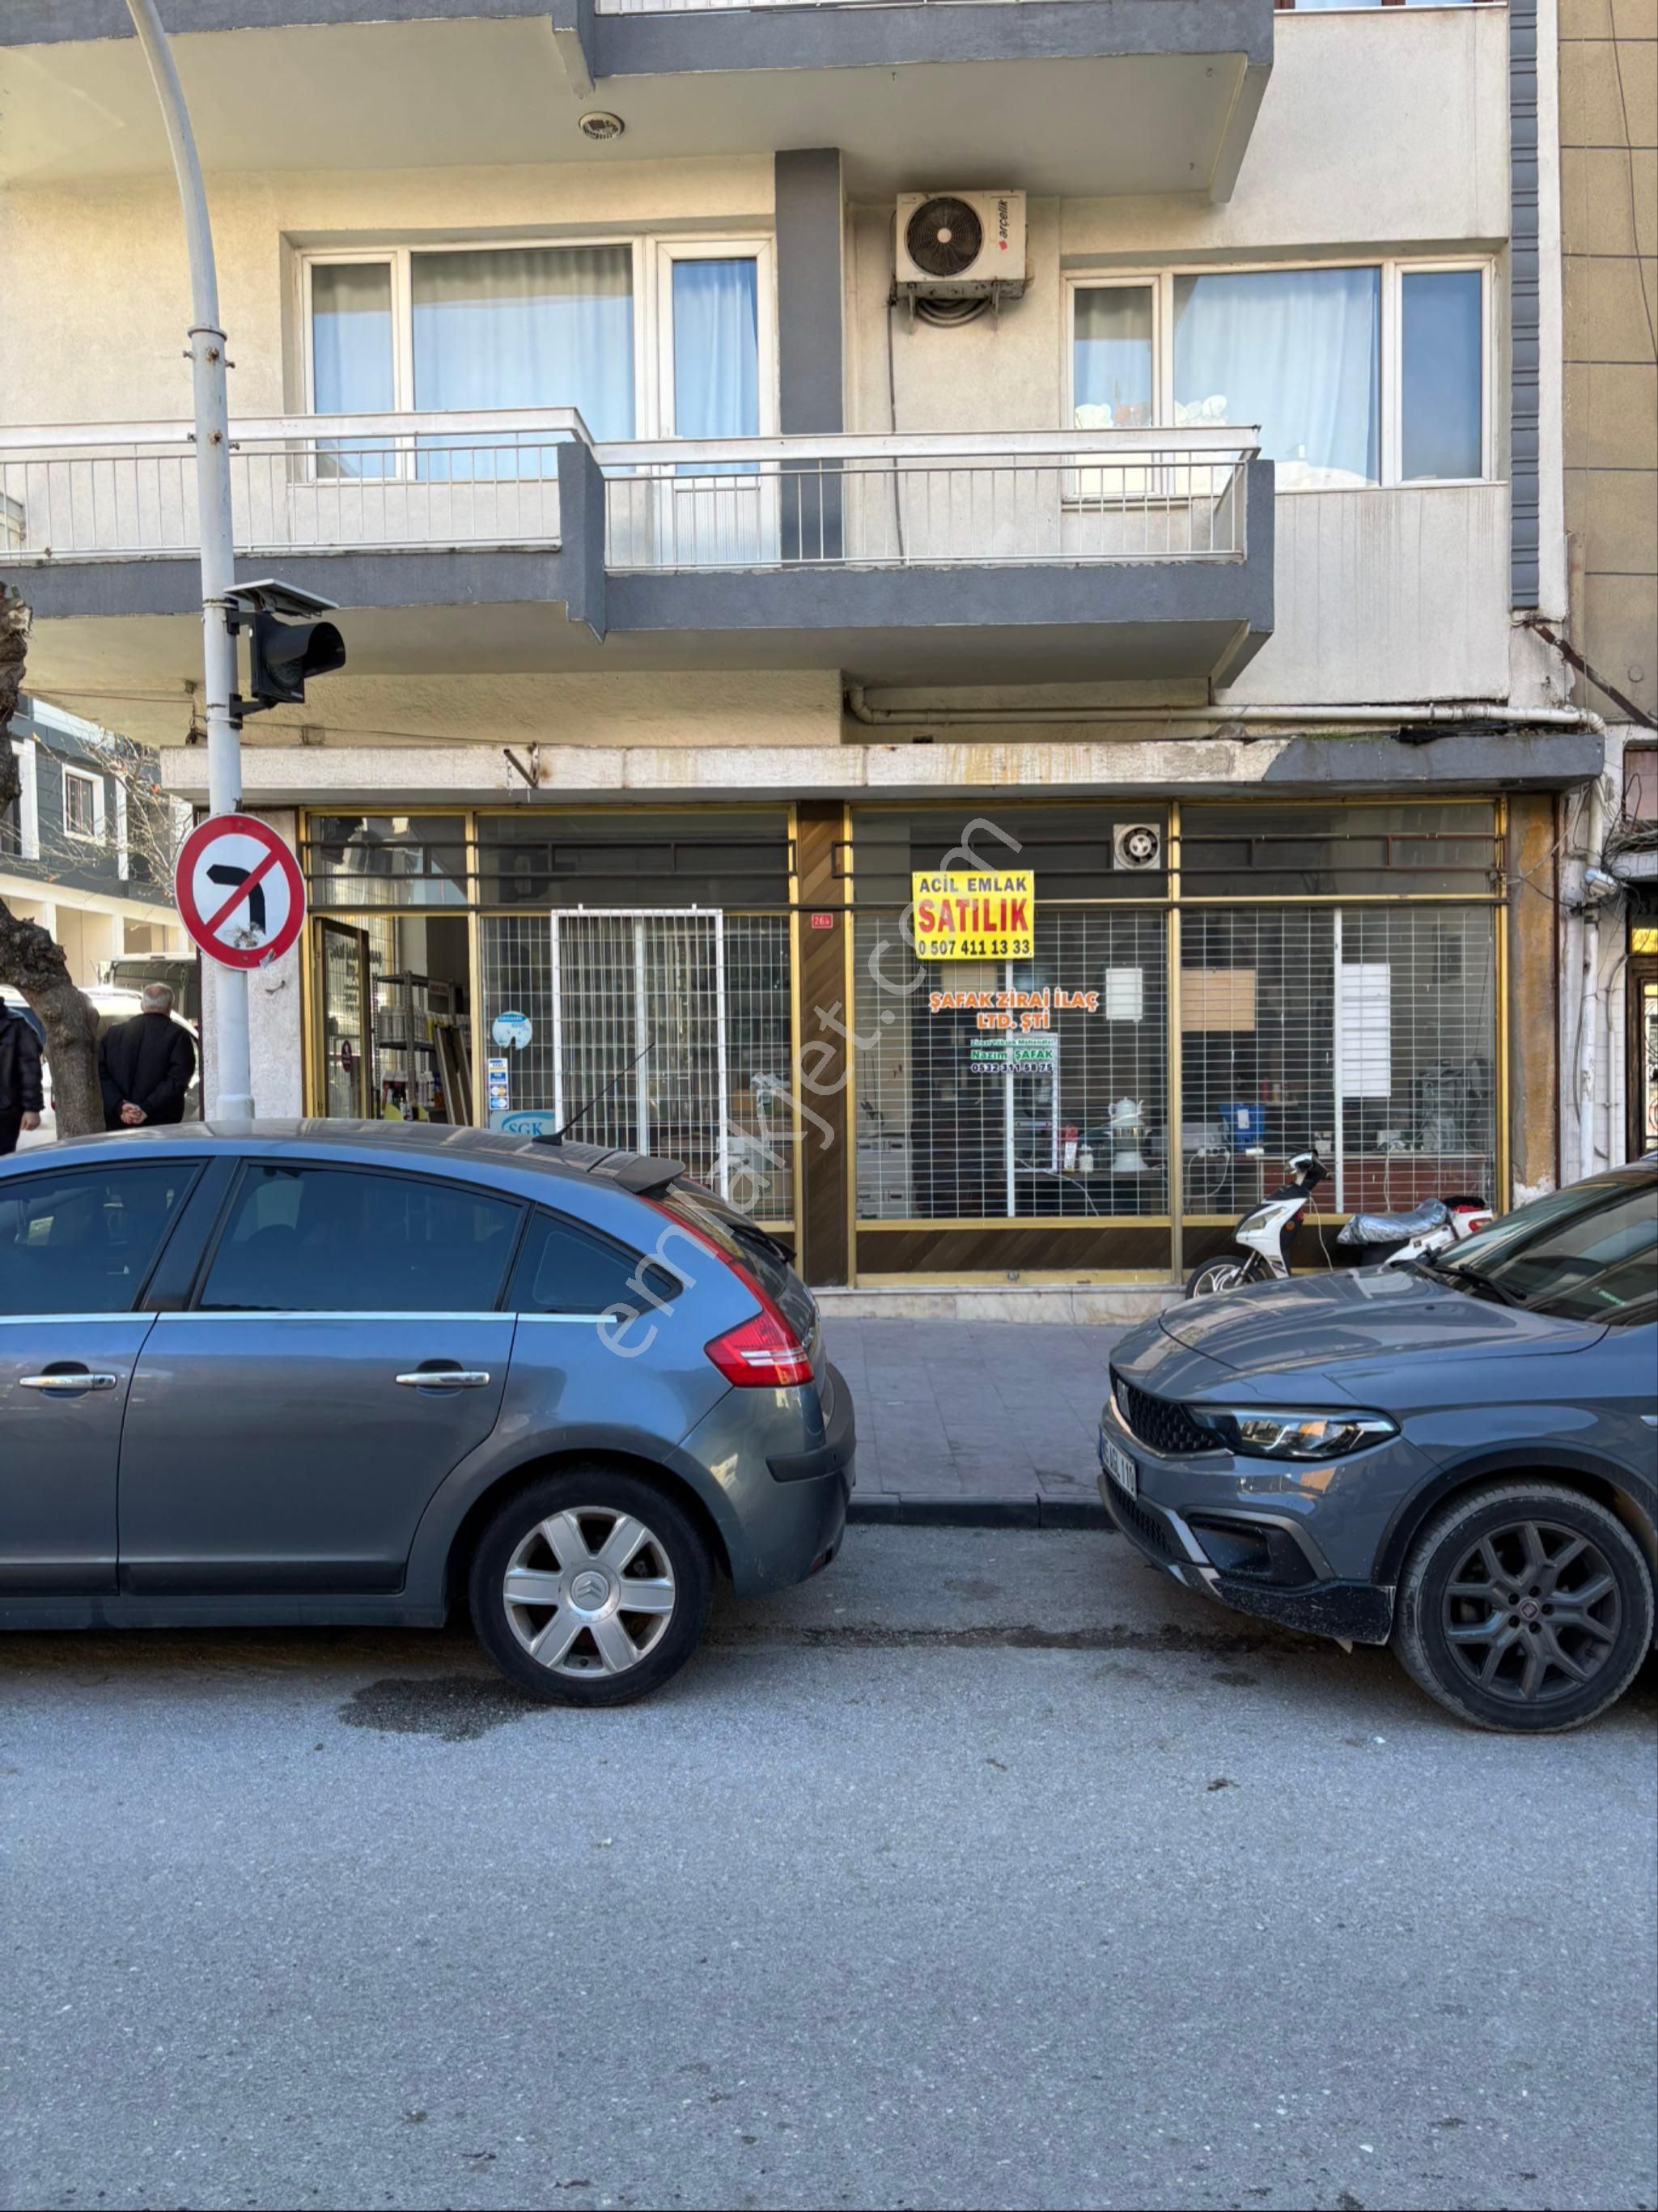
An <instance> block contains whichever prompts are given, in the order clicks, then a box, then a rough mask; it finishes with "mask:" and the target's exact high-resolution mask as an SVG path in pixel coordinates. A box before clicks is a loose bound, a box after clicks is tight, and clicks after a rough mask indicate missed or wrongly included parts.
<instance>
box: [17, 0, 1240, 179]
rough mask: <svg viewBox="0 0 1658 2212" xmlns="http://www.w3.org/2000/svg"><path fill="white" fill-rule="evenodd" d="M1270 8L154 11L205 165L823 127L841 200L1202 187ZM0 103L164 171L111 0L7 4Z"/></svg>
mask: <svg viewBox="0 0 1658 2212" xmlns="http://www.w3.org/2000/svg"><path fill="white" fill-rule="evenodd" d="M1272 12H1273V11H1272V0H887V4H879V5H866V4H857V0H824V3H823V4H807V5H795V4H781V5H779V4H774V0H758V4H748V5H732V4H729V0H727V3H726V4H725V5H720V6H711V5H704V4H701V3H700V0H695V3H694V4H689V5H686V4H676V0H553V4H552V5H551V6H549V4H548V0H420V5H419V6H418V8H415V7H409V8H406V9H404V8H398V7H392V6H387V5H386V0H380V5H379V6H378V7H370V6H365V5H364V4H363V0H173V5H172V6H171V7H170V8H169V9H168V12H167V21H168V25H169V28H170V29H171V31H172V33H173V48H174V52H175V55H176V58H177V60H178V64H179V74H180V76H181V78H182V79H183V82H184V86H185V93H186V95H187V96H188V97H189V99H190V101H191V107H192V110H193V112H194V116H195V120H196V125H197V131H198V134H199V137H200V141H201V147H202V155H203V161H204V163H205V164H206V166H207V167H209V168H210V169H211V168H227V169H244V170H246V169H257V170H269V169H276V170H282V169H295V168H301V169H330V168H359V169H374V168H403V167H419V168H429V167H450V166H455V165H461V164H467V163H472V164H485V163H487V164H492V165H495V164H512V163H525V162H534V163H544V162H563V161H573V162H583V163H589V162H591V163H604V162H605V161H657V160H662V159H665V158H673V157H680V156H685V155H694V156H697V155H711V156H720V155H740V154H769V153H773V152H775V151H776V150H778V149H780V148H786V147H800V146H838V147H840V148H841V149H842V150H843V153H844V157H845V163H846V176H847V185H848V187H849V188H850V189H853V190H855V191H858V192H859V193H862V194H865V195H877V196H881V195H886V194H890V193H891V192H894V191H911V190H929V191H930V190H933V189H936V188H938V187H939V186H947V185H953V184H963V183H973V182H983V183H987V184H988V185H997V186H999V185H1009V186H1017V187H1018V188H1019V189H1020V190H1022V191H1030V192H1036V193H1050V194H1051V193H1060V192H1064V193H1069V194H1077V195H1083V196H1092V195H1096V194H1114V193H1134V194H1151V193H1164V192H1180V193H1196V194H1199V195H1204V196H1207V197H1212V198H1215V199H1218V200H1224V199H1227V198H1229V197H1230V194H1231V191H1232V186H1233V183H1234V180H1235V179H1236V175H1237V173H1238V168H1239V165H1240V163H1241V162H1242V159H1243V155H1244V150H1245V149H1246V147H1247V145H1248V141H1249V137H1250V133H1251V131H1252V130H1253V128H1254V118H1255V114H1256V111H1257V109H1258V108H1259V106H1260V100H1261V95H1262V94H1263V92H1264V91H1265V89H1266V80H1267V77H1268V76H1269V74H1270V72H1271V69H1272V35H1273V31H1272ZM377 19H379V20H377ZM985 64H995V65H996V66H995V67H994V68H993V69H987V67H985V66H984V65H985ZM687 76H695V79H696V84H695V95H694V96H691V97H688V88H687V86H686V84H685V82H684V80H685V79H686V77H687ZM987 80H988V81H987ZM250 84H257V85H258V86H259V87H260V88H261V91H262V96H261V97H260V98H258V99H257V100H251V99H249V97H248V96H247V88H248V87H249V85H250ZM594 107H597V108H604V109H608V110H611V111H613V112H615V113H616V114H617V115H619V116H620V117H621V118H622V120H623V123H624V125H625V126H626V131H625V135H624V136H623V137H622V139H621V140H620V141H618V142H615V143H610V144H604V145H595V144H592V143H590V142H589V141H588V140H587V139H586V137H583V136H582V135H581V133H580V131H579V129H578V127H577V125H578V118H579V117H580V114H581V112H582V111H583V110H584V109H586V108H594ZM0 110H3V112H5V113H6V114H7V116H8V118H9V120H8V129H7V131H6V133H5V134H4V141H3V143H0V175H4V176H9V177H12V178H17V179H23V178H27V179H33V180H36V181H46V180H49V179H66V178H70V177H80V176H88V175H114V174H122V173H126V174H130V173H137V172H138V171H141V170H144V169H149V170H160V169H162V168H164V167H165V166H166V162H167V147H166V142H165V140H164V138H163V137H162V135H161V125H160V122H159V120H158V118H157V115H156V111H155V94H154V92H153V90H152V88H151V87H150V85H149V79H148V76H146V74H145V71H144V68H143V60H142V58H141V56H140V54H139V52H138V49H137V45H136V43H135V42H134V40H132V38H131V35H130V25H129V23H128V21H127V16H126V10H125V5H124V0H73V3H72V4H70V0H7V5H6V6H5V7H4V8H3V9H0Z"/></svg>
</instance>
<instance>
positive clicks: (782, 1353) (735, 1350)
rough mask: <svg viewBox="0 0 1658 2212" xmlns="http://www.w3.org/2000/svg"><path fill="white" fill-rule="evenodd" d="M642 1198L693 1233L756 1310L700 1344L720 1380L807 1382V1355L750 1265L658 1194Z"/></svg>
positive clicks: (777, 1385) (741, 1384)
mask: <svg viewBox="0 0 1658 2212" xmlns="http://www.w3.org/2000/svg"><path fill="white" fill-rule="evenodd" d="M645 1203H646V1205H647V1206H650V1207H651V1208H652V1209H653V1211H654V1212H658V1213H665V1214H666V1215H667V1217H668V1218H669V1220H670V1221H671V1222H672V1223H673V1225H674V1226H675V1227H676V1228H677V1230H679V1231H681V1232H682V1234H683V1235H684V1236H686V1237H692V1238H694V1239H695V1242H696V1243H699V1244H700V1245H701V1246H702V1248H703V1249H704V1250H705V1251H707V1252H709V1253H712V1254H713V1255H714V1258H715V1259H716V1260H717V1261H719V1262H720V1266H721V1267H726V1268H728V1269H729V1270H730V1271H731V1273H732V1274H733V1275H735V1276H736V1278H737V1279H738V1282H739V1283H741V1285H743V1287H744V1290H745V1291H747V1292H748V1294H749V1296H750V1297H751V1298H752V1299H753V1300H754V1302H755V1304H756V1305H757V1306H758V1307H759V1309H760V1310H759V1312H758V1313H757V1314H754V1315H752V1316H750V1319H749V1320H747V1321H741V1322H738V1324H737V1326H736V1328H728V1329H727V1330H726V1332H725V1334H723V1335H722V1336H716V1337H715V1338H714V1341H713V1342H712V1343H711V1344H708V1345H706V1346H704V1347H703V1348H704V1350H705V1351H706V1352H707V1353H708V1357H709V1358H710V1359H712V1360H713V1362H714V1365H715V1366H716V1367H717V1368H718V1369H719V1370H720V1373H721V1374H722V1375H723V1376H725V1378H726V1381H727V1382H728V1383H736V1384H737V1385H738V1388H739V1389H766V1390H778V1389H785V1390H786V1389H790V1388H791V1387H792V1386H793V1385H794V1384H795V1383H810V1382H811V1380H812V1369H811V1353H810V1352H808V1351H807V1350H806V1348H805V1346H804V1345H802V1344H801V1343H800V1342H799V1340H798V1339H797V1337H796V1336H795V1334H794V1331H793V1329H792V1328H790V1327H789V1325H788V1322H786V1320H785V1319H784V1317H783V1313H782V1310H781V1309H780V1306H779V1305H778V1304H777V1301H776V1299H775V1298H774V1297H773V1296H772V1294H771V1292H770V1291H768V1289H767V1288H766V1286H765V1285H764V1284H763V1283H762V1281H761V1280H760V1278H759V1277H758V1276H757V1275H756V1274H755V1273H754V1272H753V1271H752V1269H750V1268H749V1267H744V1264H743V1262H742V1261H741V1260H739V1259H738V1258H737V1257H736V1256H735V1255H733V1254H732V1253H730V1252H726V1251H722V1250H721V1249H720V1246H719V1245H718V1244H716V1243H715V1242H714V1238H713V1237H711V1236H710V1235H709V1234H708V1231H706V1230H702V1229H699V1228H697V1227H696V1226H695V1225H694V1224H693V1223H691V1222H689V1221H686V1220H685V1219H683V1217H682V1216H681V1215H679V1214H677V1213H676V1212H674V1211H673V1209H672V1207H671V1206H664V1205H663V1204H662V1202H661V1200H659V1199H654V1198H647V1200H646V1201H645Z"/></svg>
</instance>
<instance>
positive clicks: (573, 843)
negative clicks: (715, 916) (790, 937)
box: [478, 808, 789, 911]
mask: <svg viewBox="0 0 1658 2212" xmlns="http://www.w3.org/2000/svg"><path fill="white" fill-rule="evenodd" d="M478 867H479V871H480V873H481V876H482V879H483V880H482V903H483V905H485V906H529V907H536V908H540V909H541V910H542V911H545V910H546V909H547V908H549V907H555V906H562V907H574V906H586V907H610V906H615V907H639V906H674V907H680V906H700V907H720V908H742V907H768V906H776V907H785V906H786V905H787V904H788V900H789V847H788V817H787V816H786V814H785V813H784V812H783V811H782V810H781V809H780V808H779V809H777V810H775V811H772V810H756V811H737V810H735V809H732V810H729V811H720V810H717V809H714V808H706V809H699V810H698V811H697V812H696V813H695V814H694V815H689V814H654V813H644V812H639V813H598V812H594V813H585V812H584V813H568V814H565V813H559V814H555V813H551V812H548V811H539V810H538V811H536V812H534V813H519V814H486V815H482V816H480V817H479V819H478Z"/></svg>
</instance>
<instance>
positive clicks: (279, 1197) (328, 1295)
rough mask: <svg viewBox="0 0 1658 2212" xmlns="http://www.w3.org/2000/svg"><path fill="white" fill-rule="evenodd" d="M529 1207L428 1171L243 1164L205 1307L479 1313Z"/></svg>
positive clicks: (497, 1288)
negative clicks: (434, 1177) (433, 1178)
mask: <svg viewBox="0 0 1658 2212" xmlns="http://www.w3.org/2000/svg"><path fill="white" fill-rule="evenodd" d="M520 1218H521V1209H520V1208H519V1206H515V1205H513V1204H512V1203H511V1202H510V1201H508V1200H505V1199H499V1198H489V1197H486V1196H485V1195H484V1194H483V1193H482V1192H480V1191H473V1190H465V1189H459V1188H456V1187H455V1186H453V1185H452V1184H448V1183H440V1182H428V1181H426V1180H425V1179H424V1178H422V1177H419V1176H401V1175H380V1174H374V1173H372V1172H370V1171H367V1170H357V1169H352V1168H321V1167H309V1166H280V1167H279V1166H276V1165H265V1164H261V1165H258V1166H256V1167H250V1168H249V1169H248V1170H246V1172H245V1173H244V1175H243V1177H242V1180H241V1182H240V1184H239V1185H238V1187H237V1190H236V1195H235V1198H234V1200H233V1202H232V1206H231V1213H230V1219H229V1221H228V1224H227V1225H226V1227H225V1231H224V1234H223V1235H222V1237H221V1239H220V1241H219V1248H218V1250H217V1251H216V1253H215V1254H214V1256H213V1265H212V1267H210V1270H209V1272H208V1278H207V1284H206V1286H205V1288H204V1289H203V1292H202V1297H201V1304H202V1307H203V1310H206V1311H208V1312H213V1313H480V1312H485V1311H488V1310H490V1309H491V1308H493V1307H494V1306H495V1303H496V1301H497V1299H498V1298H499V1297H500V1295H501V1281H502V1279H503V1278H504V1277H505V1275H506V1273H507V1262H508V1261H509V1260H510V1259H511V1257H512V1253H513V1245H514V1243H516V1241H517V1237H518V1227H519V1219H520Z"/></svg>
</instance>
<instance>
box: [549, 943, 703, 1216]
mask: <svg viewBox="0 0 1658 2212" xmlns="http://www.w3.org/2000/svg"><path fill="white" fill-rule="evenodd" d="M551 919H552V939H553V942H552V971H553V972H552V999H553V1111H554V1115H555V1116H556V1121H557V1123H558V1124H559V1126H561V1127H562V1125H563V1124H564V1123H565V1122H567V1121H569V1120H570V1119H571V1118H572V1117H573V1116H575V1117H578V1118H577V1119H576V1122H575V1127H574V1129H573V1130H572V1132H571V1134H572V1135H573V1136H574V1137H577V1138H580V1139H582V1140H583V1141H585V1142H586V1143H589V1144H603V1145H613V1146H616V1148H617V1149H618V1150H619V1151H623V1152H659V1153H663V1154H665V1155H667V1156H669V1157H671V1158H674V1159H677V1160H683V1161H684V1163H685V1164H686V1166H687V1167H688V1168H689V1170H690V1171H691V1173H692V1174H693V1175H694V1176H697V1177H698V1178H699V1179H701V1181H703V1182H710V1183H712V1184H713V1185H714V1187H715V1188H717V1189H720V1190H721V1191H726V1190H727V1189H728V1188H729V1183H730V1172H731V1168H730V1158H729V1152H730V1147H729V1144H728V1140H727V1137H726V1118H727V1116H726V980H725V975H726V971H725V923H724V916H723V915H720V914H719V913H717V912H703V911H697V910H695V909H689V910H684V911H661V910H659V911H656V912H641V911H634V910H624V909H620V908H614V909H608V910H604V911H593V912H579V913H575V914H567V913H557V914H555V915H553V916H552V918H551Z"/></svg>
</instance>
